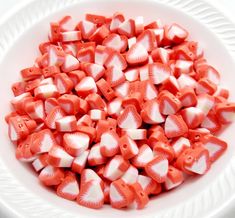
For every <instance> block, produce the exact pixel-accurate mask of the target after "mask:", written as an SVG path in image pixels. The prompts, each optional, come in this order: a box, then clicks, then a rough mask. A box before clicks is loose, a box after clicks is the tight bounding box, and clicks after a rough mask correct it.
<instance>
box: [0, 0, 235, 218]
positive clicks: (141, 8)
mask: <svg viewBox="0 0 235 218" xmlns="http://www.w3.org/2000/svg"><path fill="white" fill-rule="evenodd" d="M116 11H121V12H123V13H124V14H125V15H126V17H135V16H137V15H143V16H144V18H145V22H146V23H147V22H148V21H152V20H154V19H157V18H161V19H162V20H163V22H164V23H172V22H176V23H179V24H181V25H182V26H183V27H185V28H186V29H187V30H189V32H190V37H191V38H192V39H194V40H195V41H198V42H199V43H200V45H201V47H202V48H203V49H204V50H205V54H206V55H205V56H206V58H207V59H208V62H209V63H211V64H212V65H213V66H215V68H216V69H218V70H219V72H221V76H222V84H224V85H226V87H228V88H229V90H230V91H231V92H230V93H231V99H234V94H233V93H235V86H234V82H235V77H231V76H230V75H231V74H230V72H233V71H235V66H234V63H233V60H232V59H231V57H230V56H229V54H228V52H227V51H226V49H225V47H224V45H223V44H222V43H221V41H220V40H219V39H218V38H217V37H216V36H215V35H214V34H213V33H212V32H210V31H209V30H208V29H207V28H206V27H205V26H204V25H202V24H201V23H199V22H198V21H197V20H195V19H193V18H191V17H189V16H188V15H186V14H184V13H182V12H181V11H178V10H176V9H174V8H172V7H169V6H165V5H163V4H160V3H157V2H155V1H150V0H148V1H140V0H139V1H137V0H136V1H125V0H118V1H117V0H114V1H108V0H99V1H91V0H81V1H79V2H78V3H77V4H76V5H73V6H71V7H67V8H64V9H63V10H60V11H58V12H56V13H53V14H51V15H50V16H49V17H46V18H44V19H43V20H41V21H40V22H38V23H37V24H36V25H34V26H33V27H31V28H30V29H28V30H27V31H26V32H24V34H23V35H20V36H19V38H18V40H17V41H16V42H15V44H14V45H13V46H12V47H11V48H10V50H9V51H8V53H7V54H6V56H5V57H4V59H3V60H2V62H1V63H0V71H1V80H0V96H1V97H0V99H1V102H2V106H1V107H0V116H1V122H0V127H1V129H2V131H1V132H0V138H1V144H2V145H1V146H0V154H1V160H2V161H3V162H4V163H5V165H6V166H7V168H8V170H9V171H10V172H11V173H12V174H13V175H14V177H15V179H17V180H19V181H20V182H21V184H22V186H25V187H26V188H27V189H28V191H30V192H33V193H35V196H37V197H38V198H43V199H44V201H45V202H46V203H47V204H53V205H56V206H57V207H59V208H63V209H64V210H66V211H69V212H71V213H74V214H79V215H80V216H81V217H92V216H93V217H97V218H98V217H103V216H107V217H108V216H110V215H111V216H112V217H120V216H122V215H125V214H126V213H128V216H129V217H130V218H132V217H152V216H153V214H159V213H162V212H164V211H166V210H168V209H169V208H172V207H177V206H178V205H179V204H182V203H185V202H186V201H188V200H189V199H191V198H194V197H196V195H197V194H198V193H200V192H202V191H203V190H204V189H206V188H207V187H208V186H209V185H210V184H211V183H212V182H213V181H214V180H215V179H216V177H217V176H219V174H220V172H222V171H223V170H224V168H225V167H226V166H227V165H228V164H229V161H230V160H231V158H232V153H234V151H235V148H234V146H233V143H232V142H233V139H234V137H233V131H234V128H235V127H234V124H232V125H230V126H229V127H228V128H226V129H225V130H224V131H223V133H222V135H221V137H222V138H223V139H225V140H226V141H227V142H228V144H229V147H228V150H227V151H226V153H225V154H224V156H223V157H221V158H220V159H219V160H218V161H217V162H216V163H215V164H214V165H213V167H212V169H211V170H210V171H209V172H208V174H207V175H205V176H203V177H197V178H194V179H189V180H188V181H187V182H185V184H183V185H182V186H181V187H179V188H177V189H175V190H172V191H169V192H168V193H165V194H162V195H160V196H158V197H156V198H155V199H154V200H152V201H150V203H149V205H148V206H147V207H146V208H145V209H144V210H141V211H135V210H114V209H112V208H110V207H109V206H106V207H104V208H103V209H102V210H98V211H95V210H90V209H87V208H84V207H80V206H79V205H77V204H76V203H73V202H69V201H66V200H64V199H61V198H59V197H57V196H56V195H55V194H54V193H53V192H51V191H48V190H47V189H46V188H45V187H43V186H42V185H41V184H40V183H39V181H38V178H37V176H36V173H34V172H33V170H32V169H31V167H29V166H28V165H27V164H22V163H20V162H18V161H17V160H16V159H15V154H14V151H15V148H14V145H12V144H11V143H10V142H9V140H8V136H7V125H6V124H5V122H4V116H5V115H6V114H7V113H8V112H9V110H10V104H9V100H10V99H11V98H12V97H13V95H12V93H11V90H10V88H11V84H12V83H13V82H15V81H17V80H19V79H20V76H19V71H20V69H22V68H24V67H27V66H30V65H32V63H33V61H34V60H35V58H36V57H37V55H38V54H39V52H38V44H39V43H40V42H42V41H46V40H47V33H48V30H49V22H50V21H55V20H58V19H59V18H60V17H62V16H63V15H67V14H69V15H72V16H73V18H74V19H76V20H79V19H82V18H84V14H85V13H87V12H93V13H98V14H105V15H112V13H114V12H116ZM29 169H30V170H29ZM130 211H131V213H130Z"/></svg>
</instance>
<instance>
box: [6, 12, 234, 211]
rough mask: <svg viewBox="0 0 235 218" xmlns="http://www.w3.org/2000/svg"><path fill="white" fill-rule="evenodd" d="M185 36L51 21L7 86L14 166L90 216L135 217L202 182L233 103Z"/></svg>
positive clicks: (174, 27)
mask: <svg viewBox="0 0 235 218" xmlns="http://www.w3.org/2000/svg"><path fill="white" fill-rule="evenodd" d="M188 36H189V33H188V31H187V30H186V29H184V27H182V26H180V25H179V24H176V23H173V24H166V25H165V24H163V23H162V21H161V20H160V19H157V20H155V21H151V22H149V23H148V24H145V22H144V17H142V16H137V17H135V18H128V19H126V18H125V17H124V15H123V14H122V13H120V12H116V13H114V14H113V15H112V16H110V17H106V16H104V15H98V14H86V16H85V20H79V21H76V20H73V19H72V17H71V16H69V15H66V16H64V17H62V18H61V19H60V20H59V21H57V22H51V23H50V29H49V35H48V41H44V42H42V43H41V44H40V45H39V51H40V54H39V56H38V57H37V58H36V60H35V62H34V63H32V65H30V66H29V67H26V68H24V69H22V70H21V71H20V74H21V77H22V80H21V81H19V82H16V83H14V84H13V85H12V87H11V90H12V92H13V94H14V97H13V99H12V100H11V106H12V109H13V111H12V112H11V113H9V114H7V115H6V117H5V121H6V123H7V124H8V135H9V138H10V140H11V141H12V143H13V144H15V146H16V150H15V156H16V158H17V160H19V161H23V162H28V163H30V164H32V166H33V168H34V170H35V172H36V173H38V176H39V180H40V181H41V182H42V183H43V184H44V185H46V186H50V188H51V190H53V191H55V193H56V194H57V195H58V196H60V197H62V198H64V199H67V200H71V201H75V200H76V201H77V203H78V204H79V205H81V206H85V207H88V208H93V209H98V208H101V207H102V206H103V204H104V203H105V204H110V205H111V207H113V208H117V209H120V208H128V209H133V208H135V209H142V208H144V207H146V206H147V204H148V202H149V200H151V198H152V196H156V195H159V194H160V193H161V192H167V191H168V190H171V189H174V188H177V187H178V186H180V185H181V184H182V183H183V182H184V180H187V177H188V176H187V175H191V176H195V175H201V176H202V175H204V174H206V173H207V171H208V170H209V169H210V167H211V165H213V164H214V162H215V161H217V160H218V159H219V158H220V157H221V156H222V155H223V154H224V152H226V149H227V147H228V145H227V143H226V142H225V141H224V140H222V139H220V138H219V133H220V131H221V130H223V128H224V126H225V125H228V124H230V123H231V122H232V121H233V120H234V114H235V103H232V102H230V101H229V91H228V89H227V88H224V87H223V85H220V74H219V72H218V71H217V70H216V69H215V68H214V67H213V66H211V65H209V63H207V60H206V59H205V57H204V52H203V50H202V48H201V47H200V46H199V44H198V42H195V41H191V39H190V37H188ZM215 134H216V135H215ZM77 174H79V175H77Z"/></svg>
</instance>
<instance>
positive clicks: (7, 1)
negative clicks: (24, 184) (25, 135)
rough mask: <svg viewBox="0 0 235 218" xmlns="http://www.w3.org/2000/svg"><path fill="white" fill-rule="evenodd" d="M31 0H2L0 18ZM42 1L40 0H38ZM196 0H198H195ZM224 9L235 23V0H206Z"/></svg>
mask: <svg viewBox="0 0 235 218" xmlns="http://www.w3.org/2000/svg"><path fill="white" fill-rule="evenodd" d="M27 1H30V0H0V20H1V19H2V18H3V17H4V15H6V14H7V13H8V12H9V11H10V10H11V9H12V8H14V7H15V6H18V5H19V4H22V3H25V2H27ZM38 1H40V0H38ZM194 1H196V0H194ZM205 1H207V2H209V3H210V4H212V5H213V6H215V7H216V8H217V9H218V10H220V11H222V12H223V13H224V14H225V16H227V17H228V18H229V19H230V20H232V21H233V22H234V23H235V1H234V0H205ZM0 218H10V217H9V216H7V215H6V214H5V212H3V211H0ZM218 218H235V200H234V202H233V203H231V205H229V206H228V207H227V208H226V210H225V211H223V212H222V213H221V214H220V215H219V217H218Z"/></svg>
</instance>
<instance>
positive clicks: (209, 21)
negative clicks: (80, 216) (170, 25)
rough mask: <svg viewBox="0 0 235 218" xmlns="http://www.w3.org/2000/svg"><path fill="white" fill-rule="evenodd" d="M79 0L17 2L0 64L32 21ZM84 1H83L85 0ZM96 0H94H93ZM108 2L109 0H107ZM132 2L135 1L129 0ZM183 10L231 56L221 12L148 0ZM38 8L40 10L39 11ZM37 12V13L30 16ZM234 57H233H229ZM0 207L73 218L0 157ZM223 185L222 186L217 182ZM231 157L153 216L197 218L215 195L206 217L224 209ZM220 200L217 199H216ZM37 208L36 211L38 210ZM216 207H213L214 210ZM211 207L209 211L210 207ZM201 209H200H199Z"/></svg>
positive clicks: (230, 37) (232, 180) (230, 28)
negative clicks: (180, 200)
mask: <svg viewBox="0 0 235 218" xmlns="http://www.w3.org/2000/svg"><path fill="white" fill-rule="evenodd" d="M81 1H83V0H40V1H36V0H30V1H27V2H25V3H23V4H19V6H18V7H15V8H14V9H13V10H11V11H10V12H9V13H8V14H7V15H5V16H4V18H3V19H2V20H1V22H0V27H1V32H0V63H1V60H2V59H3V58H4V55H5V54H6V53H7V51H8V50H9V49H10V47H11V46H12V45H13V44H14V42H15V41H16V39H17V38H18V37H19V36H20V35H21V34H22V33H23V32H24V31H26V30H27V29H28V28H30V27H31V26H32V25H34V24H35V23H36V22H38V21H40V20H41V19H43V18H44V17H45V16H47V15H49V14H50V13H53V12H56V11H57V10H59V9H62V8H64V7H66V6H71V5H75V4H76V3H79V2H81ZM86 1H87V0H86ZM96 1H98V0H96ZM109 1H112V0H109ZM129 1H136V0H129ZM151 1H155V2H158V3H161V4H164V5H167V6H171V7H173V8H176V9H178V10H179V11H183V13H185V14H187V15H189V16H191V17H193V18H195V19H197V20H198V21H199V22H200V23H202V24H204V25H205V26H206V27H207V28H208V29H210V30H211V31H212V32H213V33H214V34H215V35H216V36H217V37H218V38H219V39H220V40H221V41H222V43H223V44H224V45H225V47H226V50H227V51H228V52H229V53H230V56H231V57H232V58H233V57H235V25H234V23H233V22H232V21H230V20H229V19H228V18H227V17H225V16H224V15H223V14H221V12H219V11H218V10H217V9H216V8H214V7H213V6H212V5H210V4H209V3H207V2H205V1H202V0H198V1H195V0H151ZM39 9H40V10H39ZM25 11H27V13H24V12H25ZM35 14H37V16H34V15H35ZM233 60H234V58H233ZM0 172H1V177H0V193H1V195H0V209H2V211H6V209H7V211H6V213H7V214H9V216H10V217H22V214H20V212H19V211H17V208H13V207H12V206H10V205H14V204H15V203H16V201H17V206H18V207H20V208H21V210H22V211H24V214H29V215H30V216H34V217H44V216H45V217H56V216H58V217H66V218H69V217H74V216H73V215H72V214H71V213H69V212H67V211H64V210H61V209H59V208H58V207H55V206H53V205H47V204H45V203H44V202H43V200H42V199H40V198H37V197H35V194H33V193H30V192H28V191H27V190H26V189H25V188H24V187H23V186H21V185H20V183H19V181H18V180H16V179H14V177H13V175H12V174H11V173H10V172H9V171H8V170H7V167H6V166H5V164H4V163H3V161H2V160H1V159H0ZM221 184H226V185H221ZM234 184H235V158H231V161H230V162H229V164H228V166H227V167H226V168H225V169H224V171H223V173H221V175H220V176H218V178H217V179H216V180H215V181H214V182H213V183H212V184H211V185H210V186H209V187H208V188H207V189H205V190H204V191H203V192H201V193H199V194H198V195H197V196H196V197H195V198H192V199H191V200H190V201H189V202H187V203H186V204H180V205H179V206H178V207H173V208H171V209H170V210H169V211H167V214H158V215H156V216H155V215H153V217H158V218H160V217H171V218H173V217H181V218H183V217H186V218H187V217H192V215H194V216H195V217H197V214H196V213H197V212H196V211H195V209H194V207H195V205H197V204H199V205H205V204H204V202H205V201H207V199H209V196H211V195H213V196H216V199H217V200H213V201H209V202H208V201H207V203H206V206H204V207H203V208H202V209H203V210H205V213H207V214H209V215H210V217H214V216H215V215H216V214H218V212H220V211H222V210H224V209H225V207H226V206H227V205H228V204H229V202H230V201H232V199H233V198H234V197H235V195H234V194H233V193H235V192H234V191H235V185H234ZM218 199H220V201H219V200H218ZM38 208H40V210H39V209H38ZM215 208H216V209H215ZM212 209H213V210H212ZM200 212H201V211H200Z"/></svg>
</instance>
